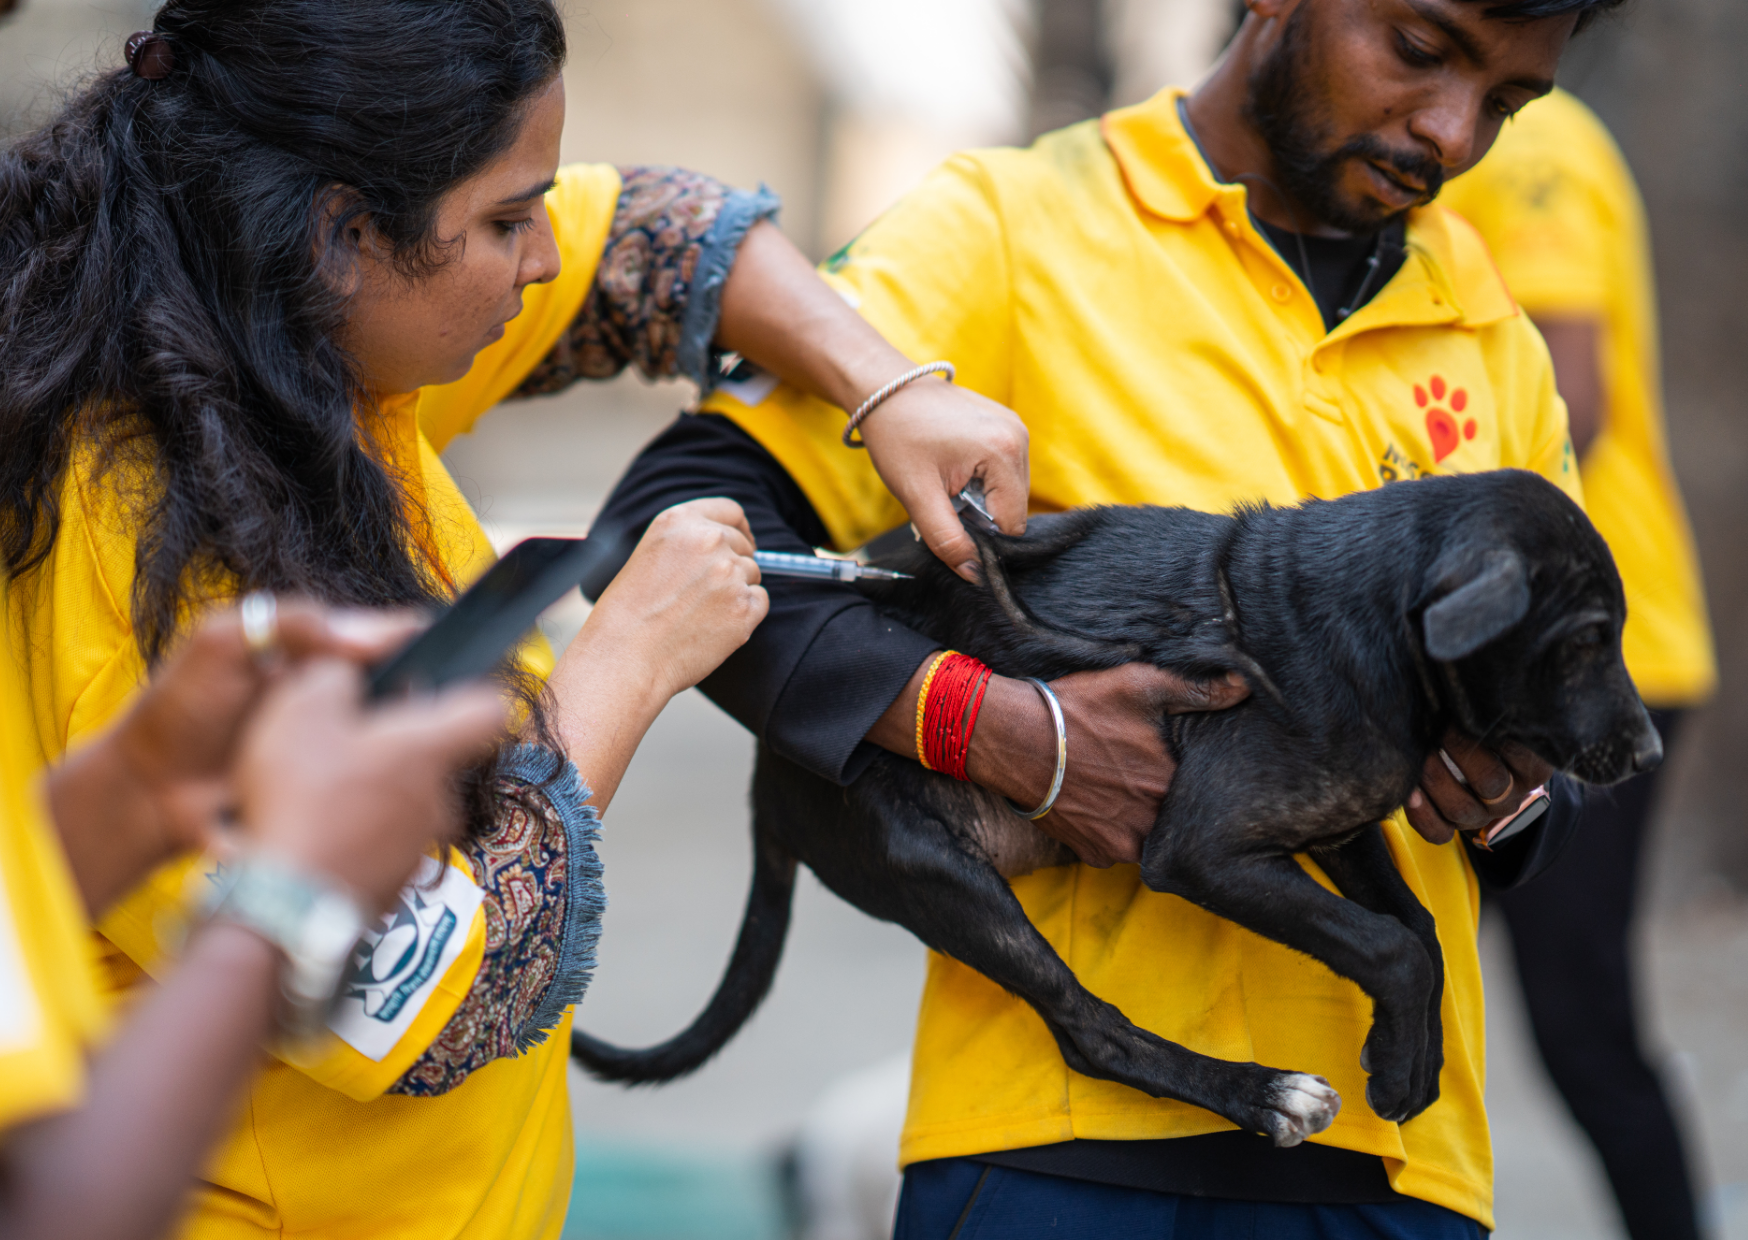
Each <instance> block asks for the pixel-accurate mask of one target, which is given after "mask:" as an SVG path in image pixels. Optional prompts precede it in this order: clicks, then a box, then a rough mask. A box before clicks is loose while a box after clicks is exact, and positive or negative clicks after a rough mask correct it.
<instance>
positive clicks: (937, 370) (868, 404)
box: [844, 362, 958, 448]
mask: <svg viewBox="0 0 1748 1240" xmlns="http://www.w3.org/2000/svg"><path fill="white" fill-rule="evenodd" d="M957 373H958V372H957V371H956V370H954V369H953V363H952V362H930V363H929V364H928V365H926V366H918V367H917V368H916V369H915V370H907V371H905V372H904V373H903V374H902V375H899V376H898V378H896V379H894V380H893V381H892V382H891V383H888V384H887V385H886V386H885V387H882V388H881V389H880V390H879V391H877V392H875V393H874V395H872V396H870V397H869V398H868V399H867V400H865V401H863V402H862V403H861V404H860V405H857V406H856V412H854V413H852V414H851V415H850V420H849V422H848V424H846V425H845V427H844V446H845V447H846V448H866V447H867V446H868V445H867V443H865V442H864V441H863V440H861V439H858V438H853V436H854V435H855V434H856V428H857V427H859V426H861V425H862V421H863V419H864V418H866V417H867V416H868V415H869V414H871V413H873V412H874V411H875V410H876V409H878V408H879V407H880V406H881V405H882V404H883V403H885V401H886V400H887V399H888V398H890V397H891V396H892V395H893V393H895V392H897V391H898V390H899V389H900V388H902V387H905V386H906V385H907V384H911V383H915V382H916V381H917V380H918V379H921V378H923V377H924V376H926V375H943V376H945V377H946V380H947V382H948V383H951V382H953V377H954V376H955V375H956V374H957Z"/></svg>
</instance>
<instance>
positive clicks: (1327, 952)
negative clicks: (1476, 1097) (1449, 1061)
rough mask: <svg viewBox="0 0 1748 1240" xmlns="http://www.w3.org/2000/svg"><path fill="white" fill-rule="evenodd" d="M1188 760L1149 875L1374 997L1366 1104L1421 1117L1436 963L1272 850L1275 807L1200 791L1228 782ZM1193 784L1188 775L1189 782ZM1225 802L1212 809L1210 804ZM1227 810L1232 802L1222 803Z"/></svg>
mask: <svg viewBox="0 0 1748 1240" xmlns="http://www.w3.org/2000/svg"><path fill="white" fill-rule="evenodd" d="M1206 765H1207V763H1196V762H1194V761H1193V760H1186V762H1185V763H1184V765H1183V767H1180V768H1179V771H1178V775H1177V779H1176V781H1175V782H1174V783H1173V784H1172V788H1171V791H1170V792H1169V793H1168V794H1167V796H1166V804H1165V807H1164V809H1163V810H1162V811H1161V816H1160V826H1159V827H1157V828H1156V829H1155V830H1154V832H1153V834H1152V835H1151V836H1149V837H1148V841H1147V845H1146V848H1145V849H1144V851H1143V854H1142V860H1141V876H1142V878H1143V880H1144V881H1145V882H1146V883H1147V885H1148V886H1149V887H1152V888H1153V889H1154V890H1155V891H1164V892H1170V893H1171V894H1173V895H1178V896H1182V897H1183V898H1184V899H1186V900H1189V901H1191V902H1193V903H1195V904H1199V905H1201V906H1202V907H1203V908H1205V909H1208V910H1209V911H1210V912H1213V913H1217V914H1219V915H1220V916H1222V917H1225V918H1228V919H1230V920H1232V921H1235V922H1237V923H1238V924H1239V925H1241V926H1244V927H1245V928H1246V929H1249V930H1253V931H1255V932H1256V933H1258V934H1260V935H1263V936H1264V937H1266V938H1270V939H1273V940H1274V941H1275V942H1277V943H1284V944H1285V945H1286V946H1288V947H1291V948H1293V949H1295V950H1297V951H1302V952H1304V953H1305V954H1306V955H1308V956H1310V957H1312V958H1313V959H1316V960H1320V961H1322V962H1323V963H1324V964H1326V965H1328V966H1329V968H1331V969H1333V970H1334V971H1335V972H1336V973H1339V974H1340V975H1341V976H1343V977H1345V978H1348V979H1350V980H1351V981H1353V982H1355V983H1357V984H1358V985H1359V987H1360V989H1361V990H1363V991H1365V992H1366V993H1367V994H1368V995H1370V996H1371V998H1372V1003H1373V1009H1372V1028H1371V1032H1370V1033H1369V1034H1368V1035H1367V1037H1366V1042H1365V1047H1364V1049H1363V1050H1362V1052H1361V1055H1360V1063H1361V1065H1362V1066H1363V1067H1364V1068H1365V1069H1366V1071H1367V1072H1368V1073H1369V1074H1370V1077H1371V1079H1370V1081H1369V1082H1368V1084H1367V1086H1366V1101H1367V1102H1368V1103H1370V1104H1371V1107H1372V1109H1373V1110H1374V1111H1376V1112H1377V1113H1378V1115H1379V1116H1381V1117H1382V1118H1384V1119H1387V1120H1393V1121H1395V1122H1398V1123H1400V1122H1402V1121H1404V1120H1407V1119H1409V1118H1411V1117H1412V1116H1413V1115H1414V1114H1415V1113H1416V1111H1415V1104H1416V1103H1417V1102H1419V1098H1418V1097H1417V1096H1416V1093H1415V1084H1416V1082H1417V1081H1420V1080H1423V1077H1422V1076H1421V1075H1420V1073H1421V1072H1422V1069H1421V1067H1420V1064H1421V1061H1422V1060H1424V1058H1425V1056H1426V1010H1427V1005H1428V1002H1429V998H1430V995H1431V993H1432V987H1433V967H1432V961H1431V960H1430V959H1428V957H1427V953H1426V949H1425V948H1424V947H1423V946H1421V943H1420V940H1419V939H1418V938H1416V937H1415V936H1414V934H1413V933H1412V932H1410V931H1409V930H1408V929H1407V928H1406V927H1405V926H1403V924H1402V923H1401V922H1399V921H1397V920H1396V919H1395V918H1394V917H1386V916H1384V915H1382V914H1380V913H1374V912H1371V911H1370V910H1368V909H1365V908H1362V907H1360V906H1359V905H1358V904H1356V903H1354V902H1353V901H1352V900H1344V899H1342V898H1341V897H1340V896H1338V895H1335V894H1333V893H1332V892H1330V891H1328V890H1326V889H1324V888H1323V887H1321V886H1319V885H1318V884H1317V882H1316V881H1315V880H1313V879H1312V878H1311V876H1310V875H1309V874H1307V873H1306V872H1305V871H1304V870H1303V869H1301V868H1300V867H1299V864H1298V863H1297V862H1296V861H1294V860H1293V858H1292V856H1291V855H1290V854H1288V853H1285V852H1281V851H1278V850H1277V849H1276V848H1272V847H1270V846H1269V841H1270V838H1271V836H1272V835H1273V834H1274V832H1272V831H1271V830H1270V829H1269V828H1267V827H1260V826H1258V825H1257V824H1258V823H1266V822H1270V821H1273V813H1272V812H1271V810H1270V809H1268V808H1258V807H1254V806H1249V805H1246V804H1244V803H1242V802H1235V801H1233V800H1231V799H1227V798H1222V797H1221V796H1220V794H1219V793H1218V792H1214V791H1210V792H1209V794H1208V795H1206V796H1198V795H1197V793H1196V791H1195V790H1196V789H1197V788H1202V789H1209V790H1212V789H1214V788H1218V787H1219V786H1220V785H1221V782H1222V781H1219V780H1216V779H1214V778H1211V777H1210V776H1209V773H1208V772H1207V771H1206V770H1205V769H1203V770H1192V769H1191V768H1192V767H1193V766H1201V767H1204V768H1205V767H1206ZM1186 776H1188V777H1186ZM1211 801H1212V802H1216V803H1215V804H1210V803H1209V802H1211ZM1222 802H1223V803H1222Z"/></svg>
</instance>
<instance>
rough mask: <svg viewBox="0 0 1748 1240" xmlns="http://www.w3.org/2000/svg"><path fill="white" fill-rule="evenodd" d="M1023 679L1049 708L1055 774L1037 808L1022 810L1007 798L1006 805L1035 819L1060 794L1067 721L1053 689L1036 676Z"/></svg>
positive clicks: (1052, 805) (1064, 771)
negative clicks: (1054, 747) (1041, 697)
mask: <svg viewBox="0 0 1748 1240" xmlns="http://www.w3.org/2000/svg"><path fill="white" fill-rule="evenodd" d="M1025 681H1026V683H1027V684H1029V685H1031V686H1032V687H1033V688H1034V689H1036V690H1037V691H1038V692H1039V693H1041V694H1043V695H1044V705H1046V706H1048V707H1049V708H1050V722H1051V723H1053V724H1055V725H1056V774H1055V775H1054V776H1053V777H1052V778H1051V780H1050V791H1049V792H1046V793H1045V794H1044V803H1043V804H1042V805H1040V806H1039V807H1038V808H1037V809H1034V810H1024V809H1021V808H1020V807H1019V806H1018V805H1015V804H1014V803H1013V801H1012V800H1008V806H1009V808H1011V809H1012V810H1013V811H1014V813H1016V814H1019V815H1020V816H1021V817H1024V818H1030V819H1032V820H1034V821H1036V820H1037V819H1039V818H1042V817H1043V816H1044V815H1045V814H1048V813H1049V812H1050V811H1051V810H1053V809H1055V808H1056V798H1057V797H1058V796H1060V795H1061V794H1062V777H1063V776H1064V775H1066V774H1068V723H1067V721H1066V720H1065V719H1063V717H1062V703H1061V702H1060V701H1059V700H1058V699H1057V697H1056V691H1055V690H1054V689H1052V688H1051V687H1050V686H1049V685H1047V684H1045V683H1044V682H1043V681H1041V680H1039V679H1038V678H1037V677H1036V676H1027V677H1025ZM1003 799H1004V800H1006V799H1007V798H1003Z"/></svg>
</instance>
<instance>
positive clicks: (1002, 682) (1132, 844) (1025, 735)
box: [868, 655, 1250, 868]
mask: <svg viewBox="0 0 1748 1240" xmlns="http://www.w3.org/2000/svg"><path fill="white" fill-rule="evenodd" d="M932 661H933V656H932V655H931V656H930V658H929V659H927V660H924V662H923V664H922V666H921V667H920V668H919V669H918V670H917V674H916V675H915V676H913V677H912V678H911V681H910V684H909V685H908V686H907V687H906V688H905V691H904V692H903V693H901V694H899V695H898V700H897V701H896V702H894V703H893V704H892V706H891V707H889V708H888V709H887V711H886V713H885V714H884V715H882V716H881V717H880V719H879V720H878V721H877V722H876V723H875V725H874V727H873V728H872V729H871V730H870V731H869V733H868V739H869V740H870V741H872V742H874V743H875V744H876V745H879V746H881V747H882V748H885V749H890V750H891V751H892V752H894V753H897V754H900V755H902V756H904V757H908V758H914V757H916V699H917V694H918V692H919V691H920V690H921V688H922V678H923V673H924V672H926V671H927V669H928V666H929V664H930V663H931V662H932ZM1050 687H1051V688H1052V689H1054V690H1055V691H1056V697H1057V699H1058V700H1059V701H1060V702H1061V703H1062V717H1063V722H1064V723H1065V724H1066V725H1067V728H1068V767H1067V772H1066V774H1065V775H1064V777H1063V780H1062V791H1061V792H1060V793H1059V794H1058V795H1057V798H1056V807H1055V808H1054V809H1052V810H1051V811H1050V812H1049V813H1048V814H1046V815H1044V817H1042V818H1040V819H1038V820H1037V822H1038V826H1039V828H1040V829H1041V830H1042V831H1043V832H1044V833H1045V834H1046V835H1049V836H1051V837H1052V838H1054V839H1057V840H1060V841H1061V842H1062V843H1064V844H1066V845H1068V847H1069V848H1070V849H1072V850H1073V851H1074V854H1075V856H1077V857H1079V858H1080V859H1081V860H1082V861H1083V862H1085V863H1086V864H1087V865H1091V866H1097V867H1100V868H1102V867H1104V866H1108V865H1115V864H1118V863H1120V862H1135V861H1139V860H1141V848H1142V845H1143V844H1144V843H1146V840H1147V836H1148V834H1149V833H1150V832H1151V831H1152V830H1153V824H1154V823H1155V822H1156V821H1157V820H1158V818H1159V804H1160V802H1161V801H1162V800H1164V798H1165V794H1166V791H1167V789H1169V788H1170V787H1171V779H1172V775H1173V774H1174V773H1175V772H1176V770H1177V763H1176V762H1175V761H1174V760H1173V759H1172V756H1171V753H1170V751H1169V750H1167V749H1166V747H1165V737H1164V734H1163V732H1162V730H1161V723H1162V721H1163V719H1164V717H1165V716H1166V715H1181V714H1186V713H1188V712H1190V711H1199V710H1225V709H1226V708H1227V707H1228V706H1234V705H1237V704H1238V703H1239V702H1241V701H1243V700H1244V699H1245V698H1247V697H1249V696H1250V686H1249V685H1248V684H1246V683H1245V681H1244V678H1243V677H1242V676H1239V675H1238V674H1237V673H1233V674H1232V675H1230V676H1228V677H1227V678H1226V679H1224V680H1214V681H1193V680H1186V679H1184V678H1183V677H1181V676H1178V675H1176V674H1174V673H1172V672H1167V671H1163V670H1161V669H1160V668H1157V667H1154V666H1152V665H1151V664H1147V663H1126V664H1124V665H1123V666H1121V667H1113V668H1110V669H1108V670H1106V671H1102V672H1076V673H1074V674H1073V675H1070V676H1064V677H1062V678H1061V679H1059V680H1054V681H1051V682H1050ZM965 773H966V774H967V775H969V776H970V777H971V780H972V782H974V783H977V784H981V785H982V786H983V787H985V788H988V789H989V790H990V791H992V792H998V793H1000V794H1001V795H1003V796H1005V797H1007V798H1008V799H1009V800H1011V801H1013V803H1014V804H1016V805H1019V806H1022V807H1025V808H1031V807H1032V806H1036V805H1038V804H1040V803H1041V802H1042V801H1043V800H1044V795H1045V793H1047V792H1048V791H1049V790H1050V781H1051V779H1052V777H1053V776H1054V775H1055V773H1056V728H1055V725H1054V724H1053V723H1052V722H1051V719H1050V711H1049V708H1048V707H1046V706H1045V705H1044V701H1043V698H1042V697H1040V696H1039V694H1038V691H1037V689H1036V688H1034V687H1033V686H1032V685H1029V684H1027V683H1026V682H1025V681H1023V680H1014V679H1010V678H1008V677H1006V676H993V677H991V678H990V682H989V687H988V688H987V689H986V690H984V697H983V706H982V708H981V710H980V712H979V714H978V716H977V725H976V727H975V728H974V729H973V730H972V733H971V752H970V754H969V755H968V756H967V759H966V763H965Z"/></svg>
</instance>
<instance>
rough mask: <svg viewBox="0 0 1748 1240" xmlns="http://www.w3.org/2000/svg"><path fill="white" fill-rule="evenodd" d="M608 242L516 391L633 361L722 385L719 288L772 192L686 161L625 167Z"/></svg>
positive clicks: (770, 208) (766, 211)
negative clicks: (734, 184) (576, 305)
mask: <svg viewBox="0 0 1748 1240" xmlns="http://www.w3.org/2000/svg"><path fill="white" fill-rule="evenodd" d="M620 175H621V177H622V178H623V188H622V189H621V190H620V192H619V204H618V206H617V208H616V209H615V210H614V213H613V223H612V226H611V227H610V228H609V230H608V233H607V246H606V248H605V249H604V250H603V251H602V253H601V262H600V265H599V266H598V267H597V268H596V271H595V283H594V285H593V286H592V287H591V288H590V289H589V295H588V297H587V298H585V299H584V301H583V308H582V310H581V311H580V312H579V313H578V315H577V317H576V320H575V321H574V322H573V323H572V324H571V325H570V328H569V330H567V331H566V332H565V334H564V337H563V338H562V339H560V340H559V342H558V344H557V345H555V346H554V347H553V350H552V352H550V353H548V354H547V355H546V356H545V357H544V358H542V359H541V361H540V364H539V365H537V366H535V368H534V369H533V370H532V371H530V372H529V373H528V376H527V378H525V379H523V381H522V384H521V386H520V387H518V388H517V389H516V390H515V391H514V392H513V393H511V395H512V396H513V397H514V396H541V395H544V394H546V393H548V392H556V391H558V390H559V389H561V388H565V387H569V386H570V385H571V384H573V383H575V382H576V381H577V380H578V379H610V378H612V377H613V376H614V375H616V374H618V373H619V372H620V371H622V370H624V369H625V368H626V367H627V366H636V367H637V369H638V370H639V371H641V372H642V373H643V375H644V376H645V377H646V378H650V379H660V378H668V377H671V376H674V375H680V376H683V377H685V378H687V379H691V380H693V381H694V382H696V383H697V384H698V385H699V386H700V387H702V388H704V389H705V390H706V391H708V390H709V389H710V388H711V387H713V386H714V384H715V378H716V366H715V361H716V353H715V351H714V350H713V349H712V347H711V341H712V340H714V339H715V338H716V323H717V319H718V318H720V317H721V313H722V288H723V285H724V284H726V283H727V282H728V271H729V268H730V267H732V266H734V256H735V254H736V253H737V252H739V250H740V243H741V242H742V241H743V240H744V239H745V238H746V235H747V230H748V229H750V228H751V227H752V226H753V225H754V224H757V223H758V222H759V221H760V220H765V219H770V218H772V217H773V216H775V215H776V214H777V209H778V206H779V204H778V201H777V197H776V195H775V194H773V193H771V191H770V190H768V189H766V188H765V187H764V186H760V187H759V190H758V192H757V193H753V194H749V193H746V192H745V191H743V190H737V189H731V188H730V187H728V186H726V185H724V184H722V182H720V181H716V180H713V179H711V178H710V177H707V176H703V175H701V174H699V173H696V172H687V171H686V170H685V169H683V168H659V167H650V168H622V169H621V170H620Z"/></svg>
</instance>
